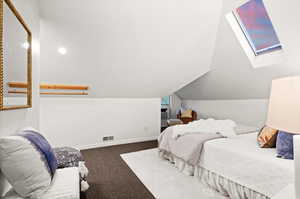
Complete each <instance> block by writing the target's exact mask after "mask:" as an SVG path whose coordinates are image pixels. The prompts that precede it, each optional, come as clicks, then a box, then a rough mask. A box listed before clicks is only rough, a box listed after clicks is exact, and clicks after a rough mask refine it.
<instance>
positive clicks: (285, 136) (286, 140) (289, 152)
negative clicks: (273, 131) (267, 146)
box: [276, 131, 294, 160]
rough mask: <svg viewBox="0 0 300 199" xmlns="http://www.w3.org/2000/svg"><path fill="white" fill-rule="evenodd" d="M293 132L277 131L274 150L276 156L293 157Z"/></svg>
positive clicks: (291, 158)
mask: <svg viewBox="0 0 300 199" xmlns="http://www.w3.org/2000/svg"><path fill="white" fill-rule="evenodd" d="M293 137H294V134H291V133H287V132H284V131H279V133H278V135H277V142H276V150H277V157H279V158H284V159H290V160H293V159H294V142H293Z"/></svg>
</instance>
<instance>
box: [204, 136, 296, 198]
mask: <svg viewBox="0 0 300 199" xmlns="http://www.w3.org/2000/svg"><path fill="white" fill-rule="evenodd" d="M256 136H257V133H251V134H245V135H239V136H235V137H232V138H221V139H216V140H211V141H208V142H206V143H205V144H204V148H203V150H202V155H201V159H200V163H199V166H200V167H202V168H204V169H207V170H209V171H211V172H214V173H216V174H218V175H220V176H223V177H224V178H226V179H229V180H231V181H234V182H236V183H238V184H240V185H242V186H246V187H247V188H250V189H251V190H254V191H256V192H259V193H261V194H264V195H266V196H268V197H272V196H274V195H275V194H276V193H278V192H279V191H280V190H281V189H283V188H284V187H285V186H287V185H288V184H290V183H293V181H294V179H293V175H294V166H293V161H292V160H284V159H279V158H276V150H275V149H261V148H259V147H258V146H257V143H256Z"/></svg>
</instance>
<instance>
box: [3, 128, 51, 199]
mask: <svg viewBox="0 0 300 199" xmlns="http://www.w3.org/2000/svg"><path fill="white" fill-rule="evenodd" d="M51 161H53V162H51ZM0 168H1V171H2V173H3V174H4V176H5V178H6V179H7V180H8V182H9V183H10V184H11V185H12V186H13V188H14V190H15V191H16V192H17V193H18V194H19V195H20V196H22V197H24V198H27V197H28V198H31V199H38V198H42V196H43V194H44V192H45V191H47V189H48V188H49V187H50V184H51V179H52V173H53V172H55V158H54V159H53V154H51V147H50V145H49V144H48V142H47V141H46V140H45V138H44V137H43V136H41V135H40V134H38V133H37V132H34V131H32V130H28V131H23V132H21V133H19V135H15V136H8V137H2V138H0Z"/></svg>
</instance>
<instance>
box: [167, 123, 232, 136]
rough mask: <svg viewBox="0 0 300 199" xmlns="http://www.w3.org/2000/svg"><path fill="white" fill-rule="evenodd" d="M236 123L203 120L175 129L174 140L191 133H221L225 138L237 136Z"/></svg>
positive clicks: (178, 126)
mask: <svg viewBox="0 0 300 199" xmlns="http://www.w3.org/2000/svg"><path fill="white" fill-rule="evenodd" d="M236 126H237V125H236V123H235V122H234V121H232V120H215V119H211V118H210V119H206V120H204V119H201V120H197V121H194V122H190V123H189V124H185V125H176V126H174V127H173V135H172V137H173V138H174V139H176V138H178V137H180V136H183V135H185V134H189V133H214V134H215V133H219V134H221V135H222V136H224V137H231V136H234V135H236V133H235V129H234V128H235V127H236Z"/></svg>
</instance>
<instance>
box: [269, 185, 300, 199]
mask: <svg viewBox="0 0 300 199" xmlns="http://www.w3.org/2000/svg"><path fill="white" fill-rule="evenodd" d="M271 199H296V194H295V185H294V184H289V185H288V186H286V187H285V188H284V189H282V191H280V192H279V193H278V194H276V196H274V197H272V198H271Z"/></svg>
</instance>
